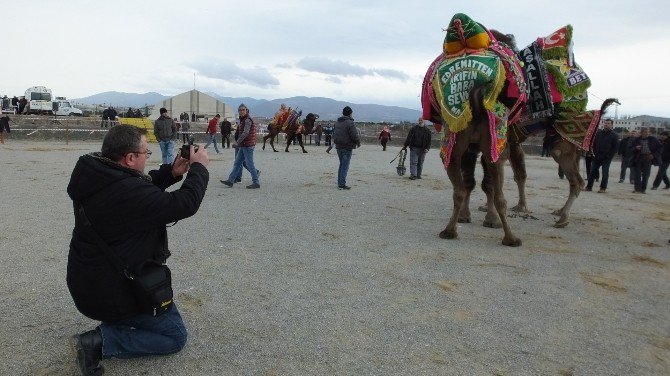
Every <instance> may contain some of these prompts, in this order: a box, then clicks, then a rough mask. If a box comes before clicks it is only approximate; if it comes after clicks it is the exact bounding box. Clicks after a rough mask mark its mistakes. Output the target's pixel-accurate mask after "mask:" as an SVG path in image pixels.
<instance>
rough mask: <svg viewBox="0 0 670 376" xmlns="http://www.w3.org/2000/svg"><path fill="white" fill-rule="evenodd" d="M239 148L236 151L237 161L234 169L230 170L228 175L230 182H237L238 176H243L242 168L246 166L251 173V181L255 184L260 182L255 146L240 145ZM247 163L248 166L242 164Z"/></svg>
mask: <svg viewBox="0 0 670 376" xmlns="http://www.w3.org/2000/svg"><path fill="white" fill-rule="evenodd" d="M237 148H238V149H239V151H238V150H236V151H235V162H233V171H231V172H230V175H229V176H228V181H229V182H233V183H234V182H235V180H236V179H237V177H238V176H239V177H242V168H243V167H246V168H247V170H249V173H250V174H251V181H252V182H253V183H255V184H260V182H259V181H258V171H257V170H256V166H255V165H254V146H247V147H242V146H238V147H237ZM242 164H246V166H242Z"/></svg>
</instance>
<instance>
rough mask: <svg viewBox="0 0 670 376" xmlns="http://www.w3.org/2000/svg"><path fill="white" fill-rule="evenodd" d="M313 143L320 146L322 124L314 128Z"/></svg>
mask: <svg viewBox="0 0 670 376" xmlns="http://www.w3.org/2000/svg"><path fill="white" fill-rule="evenodd" d="M314 134H315V136H314V143H315V144H316V146H321V136H322V135H323V124H321V123H318V124H316V125H315V126H314Z"/></svg>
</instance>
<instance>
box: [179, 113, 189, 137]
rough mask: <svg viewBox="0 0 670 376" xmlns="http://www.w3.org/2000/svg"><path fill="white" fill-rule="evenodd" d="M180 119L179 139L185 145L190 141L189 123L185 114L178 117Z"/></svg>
mask: <svg viewBox="0 0 670 376" xmlns="http://www.w3.org/2000/svg"><path fill="white" fill-rule="evenodd" d="M180 117H181V139H182V142H183V143H184V144H185V143H187V142H189V140H190V139H191V123H190V122H189V121H188V117H189V116H188V114H187V113H186V112H184V113H182V114H181V115H180Z"/></svg>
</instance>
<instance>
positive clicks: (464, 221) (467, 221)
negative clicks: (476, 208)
mask: <svg viewBox="0 0 670 376" xmlns="http://www.w3.org/2000/svg"><path fill="white" fill-rule="evenodd" d="M458 223H472V220H471V219H470V217H460V218H458Z"/></svg>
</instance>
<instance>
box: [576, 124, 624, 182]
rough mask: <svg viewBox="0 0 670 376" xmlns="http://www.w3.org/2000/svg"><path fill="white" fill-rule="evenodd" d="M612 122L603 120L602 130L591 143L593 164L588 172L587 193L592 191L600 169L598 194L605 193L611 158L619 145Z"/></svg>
mask: <svg viewBox="0 0 670 376" xmlns="http://www.w3.org/2000/svg"><path fill="white" fill-rule="evenodd" d="M613 127H614V121H612V119H605V121H604V122H603V129H601V130H599V131H598V133H596V137H595V139H594V141H593V162H592V164H591V171H589V180H588V183H587V184H586V188H584V189H585V190H587V191H590V190H592V189H593V181H594V180H595V177H596V176H597V175H598V169H599V168H601V167H602V176H601V179H600V190H599V191H598V193H605V191H606V190H607V182H608V179H609V174H610V163H612V158H614V156H615V155H616V153H617V151H618V149H617V146H618V144H619V136H617V134H616V133H614V132H613V131H612V128H613Z"/></svg>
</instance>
